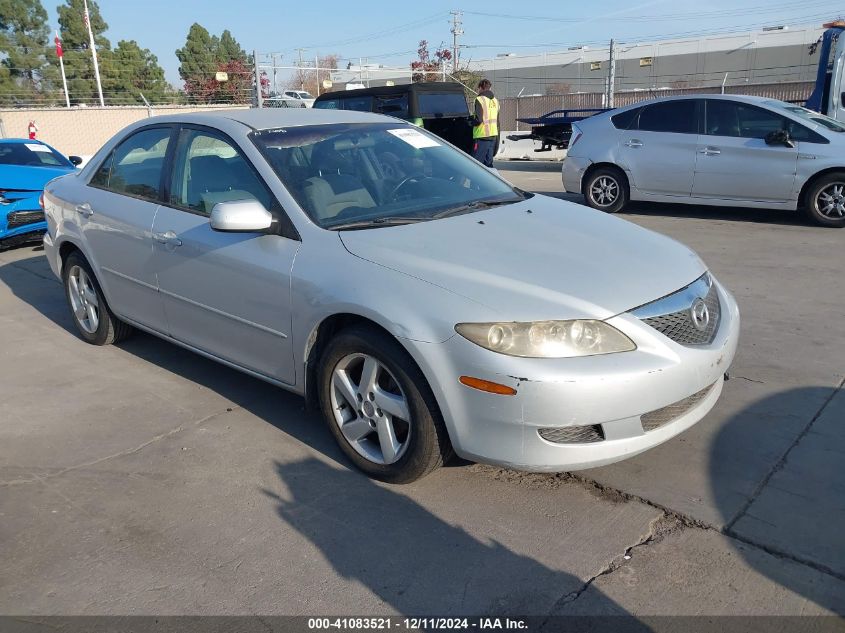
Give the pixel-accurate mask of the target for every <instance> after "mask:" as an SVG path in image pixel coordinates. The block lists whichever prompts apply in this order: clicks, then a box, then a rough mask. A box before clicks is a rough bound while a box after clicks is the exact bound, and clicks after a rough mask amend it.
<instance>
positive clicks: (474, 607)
mask: <svg viewBox="0 0 845 633" xmlns="http://www.w3.org/2000/svg"><path fill="white" fill-rule="evenodd" d="M275 468H276V474H277V475H278V477H279V484H280V485H279V488H280V490H281V491H275V490H263V492H264V494H265V495H267V497H268V498H270V499H271V500H272V501H273V502H274V503H275V505H276V513H277V514H278V516H279V518H280V519H281V520H282V521H283V522H284V523H285V525H287V526H290V527H291V528H293V529H294V530H296V531H297V532H298V533H299V534H301V535H302V536H303V537H304V538H305V539H307V540H308V542H310V543H311V544H312V545H314V546H315V547H316V548H317V549H318V550H319V552H320V554H321V555H322V556H324V557H325V559H326V560H327V561H328V562H329V563H330V564H331V566H332V567H333V569H334V570H335V571H336V572H337V574H338V575H339V576H340V577H342V578H344V579H346V580H352V581H355V582H357V583H360V584H361V585H363V586H364V587H367V588H368V589H369V590H370V591H371V592H372V593H373V594H374V595H375V596H377V597H378V599H379V600H380V601H381V602H382V603H383V604H384V605H385V606H386V607H387V608H388V609H389V610H390V611H393V612H396V613H400V614H405V615H408V614H415V615H422V614H436V615H438V616H452V617H454V616H485V617H506V616H535V617H536V618H537V620H536V621H535V622H533V624H535V625H537V628H538V629H539V628H546V629H547V630H555V629H557V628H558V625H560V624H561V621H560V620H556V619H555V618H552V620H549V621H545V622H544V621H543V617H542V616H546V615H547V614H549V612H550V611H551V612H552V613H555V612H558V613H559V612H560V611H559V609H560V607H561V605H562V603H564V602H566V600H567V598H568V597H571V596H572V594H574V593H577V592H578V591H579V590H580V588H582V587H583V581H582V580H581V579H579V578H577V577H575V576H573V575H572V574H569V573H566V572H562V571H559V570H554V569H551V568H549V567H547V566H546V565H544V564H543V563H541V562H539V561H537V560H535V559H533V558H531V557H530V556H524V555H521V554H518V553H516V552H513V551H511V550H510V549H508V548H507V547H506V546H504V545H502V544H501V543H499V542H497V541H491V542H482V541H480V540H478V539H477V538H475V537H474V536H472V535H471V534H469V533H468V532H466V530H464V529H463V528H461V527H458V526H455V525H451V524H450V523H447V522H446V521H444V520H443V519H441V518H439V517H437V516H436V515H434V514H433V513H432V512H430V511H429V510H428V509H426V508H424V507H423V506H421V505H420V504H419V503H417V502H416V501H415V500H413V499H411V498H410V497H408V496H406V495H405V494H402V488H401V487H395V486H387V485H383V484H379V483H376V482H374V481H373V480H371V479H369V478H367V477H365V476H363V475H361V474H359V473H357V472H350V471H343V470H339V469H337V468H333V467H332V466H330V465H329V464H326V463H324V462H321V461H319V460H317V459H313V458H311V459H306V460H303V461H300V462H294V463H284V464H283V463H279V462H276V464H275ZM573 588H574V590H573ZM593 591H594V592H595V590H594V589H593ZM592 598H593V601H592V604H591V613H593V614H596V615H601V616H622V615H628V614H627V612H626V611H625V610H624V609H622V608H621V607H620V606H619V605H618V604H617V603H615V602H614V601H612V600H611V599H609V598H607V597H606V596H604V595H603V594H601V593H600V592H595V594H594V595H593V596H592ZM339 602H340V604H341V605H343V604H347V603H345V602H344V601H343V599H342V598H339ZM339 608H341V609H342V608H343V607H342V606H341V607H339ZM578 620H579V619H578V618H574V619H571V620H570V619H567V620H565V621H564V622H566V624H567V626H566V630H576V631H577V630H586V629H583V628H582V627H581V626H579V622H578ZM613 623H614V624H615V626H614V627H612V628H609V629H607V630H620V629H621V630H624V631H650V630H651V629H650V627H649V626H647V625H646V624H644V623H642V622H640V621H639V620H637V619H635V618H632V617H625V618H619V617H615V618H613ZM543 624H545V625H546V626H545V627H542V625H543ZM580 624H589V625H590V626H593V625H594V624H596V622H590V623H587V622H580ZM532 628H534V627H532ZM592 630H599V629H592Z"/></svg>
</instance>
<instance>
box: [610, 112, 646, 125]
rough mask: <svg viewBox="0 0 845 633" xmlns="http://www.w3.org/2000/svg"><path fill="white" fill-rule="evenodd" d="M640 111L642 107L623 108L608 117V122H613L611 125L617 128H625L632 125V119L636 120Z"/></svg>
mask: <svg viewBox="0 0 845 633" xmlns="http://www.w3.org/2000/svg"><path fill="white" fill-rule="evenodd" d="M641 111H642V108H631V109H630V110H625V111H623V112H620V113H619V114H614V115H613V116H612V117H610V122H611V123H613V127H615V128H616V129H618V130H627V129H629V128H630V127H631V126H632V125H633V123H634V121H636V119H637V117H638V116H639V114H640V112H641Z"/></svg>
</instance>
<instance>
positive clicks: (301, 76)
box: [296, 48, 305, 90]
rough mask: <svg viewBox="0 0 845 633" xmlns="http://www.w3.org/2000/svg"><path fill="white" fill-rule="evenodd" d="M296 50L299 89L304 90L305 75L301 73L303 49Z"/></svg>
mask: <svg viewBox="0 0 845 633" xmlns="http://www.w3.org/2000/svg"><path fill="white" fill-rule="evenodd" d="M296 50H297V52H298V53H299V89H300V90H305V77H304V76H303V74H302V53H303V52H305V49H304V48H297V49H296Z"/></svg>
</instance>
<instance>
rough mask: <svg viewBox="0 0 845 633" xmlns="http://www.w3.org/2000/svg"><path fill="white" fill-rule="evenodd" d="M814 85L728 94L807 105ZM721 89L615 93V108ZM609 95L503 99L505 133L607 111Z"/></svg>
mask: <svg viewBox="0 0 845 633" xmlns="http://www.w3.org/2000/svg"><path fill="white" fill-rule="evenodd" d="M813 86H814V84H813V83H812V82H806V81H795V82H782V83H766V84H741V85H735V86H725V93H727V94H743V95H757V96H760V97H769V98H771V99H780V100H782V101H805V100H806V99H807V98H808V97H809V96H810V93H811V92H812V90H813ZM721 90H722V89H721V87H710V88H675V89H667V90H634V91H622V92H619V91H617V92H615V93H614V105H615V106H616V107H617V108H618V107H621V106H626V105H630V104H632V103H637V102H639V101H645V100H646V99H654V98H656V97H672V96H683V95H695V94H719V93H720V92H721ZM605 99H606V97H605V95H604V93H601V92H584V93H578V94H565V95H546V96H541V97H506V98H503V99H500V100H499V101H500V103H501V110H500V121H501V128H502V129H503V130H517V131H520V130H525V131H527V130H529V129H530V127H531V126H530V125H527V124H525V123H520V122H519V121H518V119H530V118H535V117H540V116H543V115H544V114H546V113H547V112H552V111H554V110H564V109H574V108H604V107H607V106H606V105H605Z"/></svg>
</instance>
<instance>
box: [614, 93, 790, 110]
mask: <svg viewBox="0 0 845 633" xmlns="http://www.w3.org/2000/svg"><path fill="white" fill-rule="evenodd" d="M683 99H720V100H725V101H740V102H743V103H754V104H757V105H759V104H762V103H765V102H767V101H777V99H773V98H772V97H758V96H757V95H735V94H724V95H723V94H708V93H702V94H690V95H671V96H667V97H656V98H654V99H648V100H646V101H638V102H636V103H632V104H630V105H626V106H622V107H619V108H616V109H617V110H619V111H621V110H630V109H632V108H639V107H641V106H644V105H649V104H652V103H661V102H664V101H680V100H683Z"/></svg>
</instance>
